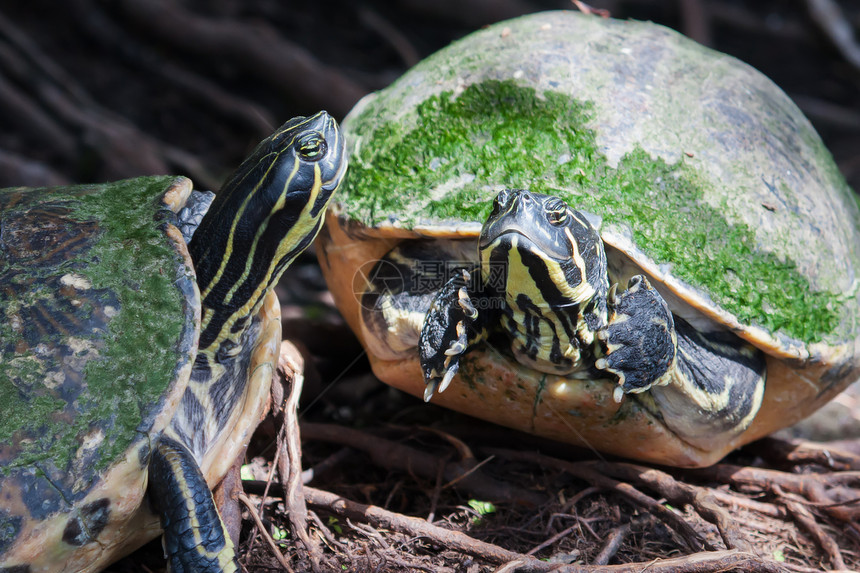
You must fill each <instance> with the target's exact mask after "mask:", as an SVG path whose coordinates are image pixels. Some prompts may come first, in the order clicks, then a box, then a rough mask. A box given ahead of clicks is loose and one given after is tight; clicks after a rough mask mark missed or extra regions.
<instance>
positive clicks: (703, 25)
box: [679, 0, 712, 46]
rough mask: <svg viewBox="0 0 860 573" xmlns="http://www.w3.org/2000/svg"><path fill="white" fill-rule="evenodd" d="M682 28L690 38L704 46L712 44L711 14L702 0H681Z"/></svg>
mask: <svg viewBox="0 0 860 573" xmlns="http://www.w3.org/2000/svg"><path fill="white" fill-rule="evenodd" d="M679 4H680V5H681V17H682V18H683V25H682V30H683V32H684V35H685V36H687V37H688V38H692V39H693V40H695V41H697V42H699V43H700V44H702V45H704V46H710V45H711V43H712V42H711V25H710V24H711V22H710V14H709V12H708V9H707V7H706V6H705V3H704V2H703V1H702V0H680V2H679Z"/></svg>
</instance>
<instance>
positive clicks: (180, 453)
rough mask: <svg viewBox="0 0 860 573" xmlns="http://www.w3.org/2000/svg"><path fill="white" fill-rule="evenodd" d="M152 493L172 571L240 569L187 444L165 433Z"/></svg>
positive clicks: (153, 463)
mask: <svg viewBox="0 0 860 573" xmlns="http://www.w3.org/2000/svg"><path fill="white" fill-rule="evenodd" d="M149 497H150V500H151V501H152V505H153V508H154V509H155V510H156V512H157V513H158V514H159V516H160V517H161V526H162V528H163V529H164V538H163V545H164V552H165V554H166V556H167V560H168V564H169V569H170V571H171V572H172V573H198V572H200V573H233V572H237V571H239V564H238V562H237V561H236V552H235V550H234V548H233V542H232V541H230V538H229V537H227V536H226V535H225V529H224V524H223V523H222V521H221V517H220V516H219V515H218V510H217V509H216V508H215V502H214V500H213V499H212V492H211V491H210V490H209V486H208V485H207V484H206V480H205V479H204V477H203V473H202V472H201V471H200V468H199V467H198V466H197V461H196V460H195V459H194V456H193V455H192V454H191V452H190V451H189V450H188V448H186V447H185V446H184V445H183V444H182V443H180V442H178V441H177V440H175V439H173V438H170V437H167V436H163V437H162V438H161V439H160V440H159V441H158V443H157V444H156V446H155V450H154V451H153V453H152V458H151V459H150V462H149Z"/></svg>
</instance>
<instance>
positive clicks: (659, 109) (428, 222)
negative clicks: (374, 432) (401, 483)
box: [321, 12, 860, 465]
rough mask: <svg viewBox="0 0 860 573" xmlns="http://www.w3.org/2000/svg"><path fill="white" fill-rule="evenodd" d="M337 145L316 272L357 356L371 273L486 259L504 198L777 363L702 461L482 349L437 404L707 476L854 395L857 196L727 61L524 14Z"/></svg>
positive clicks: (417, 380)
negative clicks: (417, 244) (485, 242)
mask: <svg viewBox="0 0 860 573" xmlns="http://www.w3.org/2000/svg"><path fill="white" fill-rule="evenodd" d="M343 127H344V130H345V132H346V136H347V142H348V146H349V150H350V154H351V157H350V162H351V168H350V173H349V175H348V178H347V182H346V184H345V186H344V188H343V190H342V192H341V195H340V198H339V200H340V201H339V203H338V204H337V205H336V207H335V208H334V209H333V210H331V211H330V212H329V216H328V232H327V233H326V234H325V235H322V236H321V239H322V240H321V247H322V249H321V260H322V261H323V270H324V272H325V273H326V275H327V277H328V279H329V281H328V282H329V285H330V286H331V289H332V292H333V294H334V296H335V300H336V301H337V303H338V305H339V307H340V309H341V310H342V311H343V313H344V315H345V317H346V319H347V321H348V322H349V323H350V324H351V325H352V327H353V329H354V330H355V331H356V332H357V333H359V336H361V325H360V312H359V302H358V298H357V297H356V294H355V293H360V292H362V290H363V283H362V276H363V272H366V271H368V270H369V268H370V267H369V266H368V265H369V264H370V262H371V261H373V260H375V259H378V258H380V257H381V256H382V255H384V253H386V252H387V251H388V250H390V249H391V248H392V246H394V245H395V244H397V243H398V242H399V241H403V240H410V239H414V238H419V237H436V238H449V239H463V240H471V241H475V240H476V238H477V236H478V234H479V233H480V228H481V225H482V223H483V221H484V220H485V219H486V217H487V215H488V214H489V212H490V209H491V203H492V199H493V197H494V196H495V195H496V194H497V193H498V192H499V191H500V190H501V189H504V188H528V189H531V190H532V191H536V192H541V193H548V194H553V195H557V196H559V197H561V198H562V199H564V200H565V201H566V202H567V203H568V204H569V205H570V206H571V207H573V208H575V209H577V210H580V211H584V212H587V213H590V214H592V215H593V218H594V220H595V222H596V223H597V225H598V226H599V230H600V233H601V236H602V238H603V240H604V243H605V244H606V249H607V256H608V258H609V261H610V267H611V269H610V270H611V273H613V274H612V278H613V279H615V280H618V281H619V282H622V281H624V279H625V278H626V277H629V276H632V275H633V274H637V273H640V272H644V273H645V274H647V275H648V276H649V278H650V279H651V282H652V284H653V285H654V286H655V287H656V288H657V289H658V290H659V291H660V292H661V294H663V296H664V298H666V299H667V301H668V302H669V303H670V306H672V310H673V312H676V313H677V314H680V315H682V316H684V317H685V318H687V319H688V320H690V321H692V322H693V323H694V324H695V325H696V326H697V327H700V328H704V329H708V330H713V329H725V330H730V331H732V332H735V333H736V334H737V335H738V336H740V337H742V338H744V339H746V340H747V341H749V342H751V343H752V344H754V345H755V346H757V347H759V348H761V349H762V350H763V351H764V352H765V353H767V354H768V380H767V390H766V395H765V398H764V403H763V405H762V407H761V410H760V413H759V415H758V417H757V418H756V420H755V421H754V422H753V424H752V426H751V427H750V428H749V429H748V430H747V431H746V432H745V433H744V434H743V435H741V436H738V437H737V438H735V439H733V440H730V441H729V442H727V443H725V444H716V445H713V446H709V447H707V448H702V447H699V446H692V445H690V444H686V443H681V442H680V441H679V440H678V439H677V438H676V437H674V436H672V435H671V433H668V432H666V431H665V430H664V429H662V428H660V427H658V426H660V425H659V424H656V423H655V421H654V420H653V419H652V418H651V417H650V416H649V415H647V414H645V413H643V412H641V411H639V410H636V408H635V406H633V405H629V403H628V402H627V401H625V404H628V405H627V406H624V405H622V406H620V407H619V406H618V405H616V404H614V403H613V401H612V400H611V388H608V387H607V388H604V387H603V385H600V384H594V383H590V382H589V383H584V382H579V381H571V380H566V379H563V378H557V379H556V378H553V377H545V376H544V375H542V374H539V373H534V372H529V371H528V370H527V369H525V368H523V367H521V366H518V365H516V364H515V363H514V364H512V363H511V362H510V361H509V360H506V359H505V357H502V356H499V355H498V353H493V355H490V353H487V352H482V351H480V350H478V351H476V352H473V353H471V354H470V355H469V359H468V360H467V361H466V362H465V363H464V364H463V366H462V367H461V375H460V377H459V378H460V379H461V382H460V383H458V382H457V379H455V381H454V383H453V384H452V386H451V388H449V389H448V390H447V391H446V392H444V393H442V394H441V395H439V396H438V402H439V403H440V404H443V405H448V406H451V407H453V408H455V409H458V410H461V411H465V412H467V413H470V414H474V415H477V416H480V417H483V418H487V419H490V420H493V421H497V422H501V423H504V424H506V425H510V426H514V427H517V428H520V429H525V430H527V431H532V432H535V433H538V434H542V435H546V436H549V437H553V438H556V439H562V440H565V441H569V442H573V443H579V444H583V443H587V444H589V445H592V446H596V447H598V448H600V449H603V450H605V451H610V452H613V453H619V454H623V455H628V456H632V457H636V458H640V459H650V460H654V461H658V462H663V463H674V464H678V465H702V464H705V463H710V462H713V461H716V460H717V459H719V458H720V457H721V456H722V455H724V453H725V452H727V451H728V450H730V449H731V448H733V447H735V446H737V445H739V444H742V443H744V442H748V441H750V440H752V439H754V438H756V437H760V436H762V435H765V434H767V433H769V432H771V431H773V430H775V429H777V428H778V427H782V426H785V425H788V424H791V423H793V422H794V421H796V420H799V419H800V418H802V417H804V416H805V415H807V414H809V413H810V412H812V411H813V410H815V409H816V408H818V407H819V406H820V405H821V404H823V403H824V402H826V401H827V400H828V399H830V398H831V397H832V396H833V395H835V393H836V392H838V391H839V390H840V389H842V388H843V387H845V386H846V385H847V384H848V383H850V382H852V381H854V380H855V379H857V377H858V370H860V328H858V324H860V286H858V285H860V277H858V272H860V209H858V202H857V198H856V196H855V195H854V194H853V192H852V191H851V189H850V188H849V187H848V186H847V184H846V182H845V180H844V178H843V177H842V175H841V174H840V173H839V171H838V169H837V167H836V165H835V164H834V162H833V159H832V157H831V156H830V154H829V152H828V151H827V150H826V148H825V147H824V145H823V143H822V142H821V139H820V138H819V136H818V135H817V134H816V132H815V131H814V129H813V128H812V126H811V125H810V123H809V121H808V120H807V119H806V118H805V117H804V116H803V114H802V113H801V112H800V111H799V110H798V109H797V107H796V106H795V105H794V104H793V103H792V102H791V100H790V99H789V98H788V97H787V96H786V95H785V94H784V93H783V92H782V91H781V90H780V89H779V88H778V87H777V86H776V85H774V84H773V83H772V82H771V81H770V80H768V79H767V78H766V77H764V76H763V75H762V74H761V73H759V72H757V71H756V70H754V69H753V68H751V67H750V66H748V65H746V64H744V63H742V62H740V61H738V60H736V59H734V58H732V57H730V56H727V55H724V54H721V53H718V52H715V51H713V50H710V49H707V48H704V47H702V46H700V45H698V44H696V43H695V42H693V41H691V40H689V39H686V38H684V37H683V36H681V35H680V34H678V33H676V32H674V31H671V30H669V29H667V28H664V27H662V26H659V25H655V24H651V23H643V22H635V21H616V20H608V19H602V18H598V17H593V16H586V15H583V14H580V13H576V12H546V13H540V14H533V15H529V16H525V17H522V18H519V19H516V20H511V21H507V22H502V23H499V24H496V25H494V26H490V27H489V28H486V29H483V30H481V31H479V32H476V33H474V34H471V35H470V36H467V37H466V38H464V39H462V40H460V41H458V42H455V43H454V44H452V45H451V46H449V47H447V48H445V49H443V50H441V51H440V52H438V53H436V54H434V55H432V56H430V57H429V58H427V59H426V60H424V61H423V62H421V63H419V64H418V65H417V66H416V67H414V68H413V69H411V70H410V71H408V72H407V73H406V74H405V75H404V76H403V77H401V78H400V79H399V80H398V81H396V82H395V83H394V84H393V85H391V86H390V87H388V88H386V89H385V90H382V91H380V92H378V93H375V94H371V95H369V96H367V97H366V98H364V99H363V100H362V101H361V102H359V104H358V105H357V106H356V107H355V108H354V109H353V111H352V112H351V113H350V114H349V116H348V117H347V119H346V120H345V121H344V124H343ZM622 284H626V283H625V282H622ZM369 354H370V355H371V361H372V363H373V366H374V370H375V371H376V373H377V375H378V376H379V377H380V378H381V379H383V380H384V381H386V382H389V383H391V384H393V385H395V386H398V387H400V388H403V389H405V390H407V391H409V392H411V393H413V394H416V395H421V392H422V391H423V383H422V377H421V374H420V369H419V367H418V364H417V354H416V353H415V352H412V353H403V354H402V355H399V356H397V357H396V358H394V357H392V356H381V355H380V353H378V352H374V349H373V348H370V349H369ZM549 378H552V380H549ZM464 379H465V380H467V381H468V383H463V382H462V380H464ZM538 388H540V390H538ZM452 390H453V391H452ZM449 393H450V395H449V396H446V394H449ZM436 400H437V399H436V398H434V401H436ZM691 415H695V414H694V413H691ZM619 432H620V434H619ZM622 434H623V435H624V436H625V439H624V440H619V439H618V436H619V435H622Z"/></svg>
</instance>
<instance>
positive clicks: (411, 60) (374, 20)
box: [356, 5, 421, 68]
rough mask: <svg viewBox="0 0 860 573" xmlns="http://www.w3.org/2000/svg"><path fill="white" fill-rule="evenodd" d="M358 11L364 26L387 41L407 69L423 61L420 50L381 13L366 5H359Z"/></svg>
mask: <svg viewBox="0 0 860 573" xmlns="http://www.w3.org/2000/svg"><path fill="white" fill-rule="evenodd" d="M356 9H357V10H358V17H359V19H360V20H361V22H362V24H364V25H365V26H367V27H368V28H369V29H371V30H373V31H374V32H376V33H377V34H379V36H380V37H382V38H383V39H385V41H387V42H388V43H389V44H390V45H391V47H392V48H394V51H395V52H397V55H398V56H400V59H401V61H402V62H403V63H404V64H405V65H406V67H408V68H411V67H412V66H414V65H415V64H417V63H418V62H419V61H420V60H421V56H420V55H418V50H416V49H415V46H413V45H412V42H410V41H409V38H408V37H407V36H406V35H405V34H403V33H402V32H401V31H400V30H398V29H397V28H396V27H395V26H394V24H392V23H391V22H389V21H388V20H386V19H385V18H383V17H382V16H381V15H380V14H379V12H377V11H376V10H373V9H371V8H369V7H367V6H364V5H359V6H358V7H357V8H356Z"/></svg>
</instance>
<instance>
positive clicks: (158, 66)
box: [69, 0, 276, 139]
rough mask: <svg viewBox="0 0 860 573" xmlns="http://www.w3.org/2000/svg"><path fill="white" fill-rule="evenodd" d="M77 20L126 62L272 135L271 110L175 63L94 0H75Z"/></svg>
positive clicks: (226, 115)
mask: <svg viewBox="0 0 860 573" xmlns="http://www.w3.org/2000/svg"><path fill="white" fill-rule="evenodd" d="M69 4H70V6H71V7H72V12H73V14H74V17H75V20H76V22H77V23H78V24H79V25H80V29H81V30H82V31H84V32H85V33H86V34H87V35H88V36H89V38H90V39H92V40H93V41H95V42H97V43H98V44H99V45H101V46H102V48H103V49H104V50H109V51H111V52H114V53H116V54H118V55H119V56H120V57H121V58H123V59H124V60H125V61H126V62H129V63H131V64H132V65H134V66H137V67H139V68H142V69H144V70H146V71H147V72H149V73H152V74H155V75H157V76H160V77H162V78H164V79H165V80H166V81H167V83H168V84H169V85H170V86H172V87H176V88H180V89H182V90H184V92H185V93H186V94H187V95H188V96H189V97H190V98H191V99H193V100H194V101H196V102H200V103H202V104H203V105H205V106H207V107H209V108H210V109H212V110H214V111H215V112H217V113H218V114H220V115H221V117H223V118H225V119H227V120H232V121H234V122H237V123H239V124H241V125H242V126H243V127H245V128H248V129H250V130H252V132H253V134H254V137H255V139H260V138H262V137H264V136H266V135H268V134H269V133H270V132H271V131H272V130H273V129H274V128H275V126H276V123H275V121H274V119H273V118H272V117H271V116H270V115H269V112H268V111H266V110H264V109H263V108H261V107H260V106H258V105H256V104H254V103H251V102H249V101H247V100H245V99H243V98H241V97H238V96H236V95H235V94H232V93H230V92H228V91H226V90H224V89H223V88H222V87H221V86H220V85H219V84H217V83H215V82H213V81H210V80H209V79H208V78H206V77H204V76H202V75H200V74H198V73H196V72H195V71H192V70H189V69H186V68H184V67H180V66H178V65H175V64H174V63H173V62H171V61H170V60H168V59H166V58H164V57H162V56H161V55H160V53H159V52H158V51H157V50H154V49H150V48H149V47H147V46H145V45H144V44H143V43H141V42H139V41H137V40H136V39H135V37H134V35H133V34H129V33H128V30H124V29H121V28H120V27H119V26H117V25H116V23H115V22H114V21H113V19H111V18H110V17H108V16H107V15H106V14H105V13H104V11H103V10H102V8H101V6H100V4H99V3H98V2H94V1H93V0H72V2H70V3H69Z"/></svg>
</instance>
